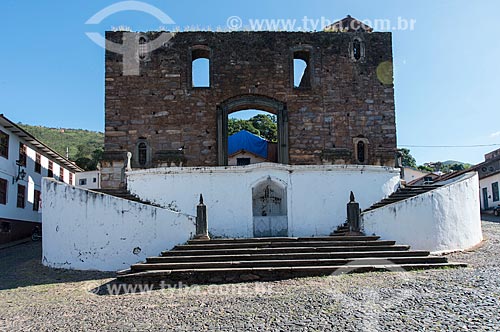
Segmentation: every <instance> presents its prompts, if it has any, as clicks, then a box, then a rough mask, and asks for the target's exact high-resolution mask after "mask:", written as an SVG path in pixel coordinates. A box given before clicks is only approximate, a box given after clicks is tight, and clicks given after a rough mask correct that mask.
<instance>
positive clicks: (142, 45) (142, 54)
mask: <svg viewBox="0 0 500 332" xmlns="http://www.w3.org/2000/svg"><path fill="white" fill-rule="evenodd" d="M147 54H148V46H147V40H146V38H144V37H141V38H139V59H141V60H144V59H146V56H147Z"/></svg>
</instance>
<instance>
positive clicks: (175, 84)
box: [103, 32, 396, 187]
mask: <svg viewBox="0 0 500 332" xmlns="http://www.w3.org/2000/svg"><path fill="white" fill-rule="evenodd" d="M159 33H160V32H146V33H133V34H132V35H134V36H135V37H136V38H138V39H139V38H144V40H148V41H149V40H154V39H155V38H157V37H158V35H159ZM124 34H126V32H107V33H106V38H107V40H108V41H111V42H115V43H122V40H123V36H124ZM129 34H130V33H129ZM391 44H392V36H391V33H366V32H356V33H354V32H349V33H333V32H314V33H299V32H231V33H214V32H186V33H177V34H175V35H174V37H173V38H172V39H170V40H169V41H168V42H167V43H166V44H165V45H164V46H163V47H160V48H158V49H156V50H153V51H152V52H151V53H149V54H148V55H147V56H144V57H139V55H138V62H139V65H140V71H139V75H135V76H126V75H123V59H122V55H120V54H116V53H112V52H109V51H107V52H106V137H105V150H106V154H105V157H106V156H111V157H109V158H107V159H108V160H107V161H105V162H106V163H107V164H106V165H108V166H105V167H104V168H106V167H108V168H111V167H115V166H114V160H115V159H116V161H117V162H118V163H120V165H122V164H123V159H122V158H121V157H120V158H113V157H112V156H117V155H120V153H126V152H128V151H129V152H132V153H133V159H132V166H133V168H134V169H139V168H151V167H161V166H172V165H176V166H181V165H183V166H219V165H225V163H227V157H226V156H225V155H224V150H226V152H227V143H226V142H227V141H226V138H224V137H223V136H224V134H225V132H224V128H221V127H224V126H226V124H227V114H229V113H231V112H235V111H239V110H243V109H252V108H255V109H260V110H264V111H268V112H271V113H274V114H277V115H278V118H280V117H281V119H278V121H281V127H280V128H281V131H282V132H281V133H280V134H279V136H280V141H279V145H280V149H281V154H280V156H281V162H282V163H288V164H292V165H319V164H367V165H383V166H394V163H395V152H396V126H395V105H394V88H393V82H392V45H391ZM355 48H357V49H355ZM200 57H206V58H208V59H209V63H210V69H209V75H210V86H209V87H193V84H192V61H193V60H194V59H196V58H200ZM294 59H302V60H304V61H305V62H306V63H307V68H306V70H305V75H304V77H303V80H302V84H301V85H300V86H299V87H294V82H293V77H294V74H293V71H294ZM228 101H230V102H229V103H228ZM224 105H230V107H228V108H224V107H225V106H224ZM276 105H278V106H276ZM223 108H224V109H223ZM278 108H280V109H278ZM221 109H223V111H221ZM221 117H225V118H226V119H225V120H224V119H221ZM141 143H143V144H142V145H141ZM139 148H142V151H139ZM141 153H142V157H141ZM141 158H142V159H141ZM108 173H111V174H108V175H107V176H106V179H108V180H109V181H108V180H106V179H104V178H103V187H116V186H117V183H119V182H120V181H122V180H123V179H122V175H121V174H118V172H116V173H117V174H115V175H116V176H113V174H114V173H113V172H108ZM122 182H123V181H122Z"/></svg>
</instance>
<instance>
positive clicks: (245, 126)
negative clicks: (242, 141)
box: [227, 119, 260, 136]
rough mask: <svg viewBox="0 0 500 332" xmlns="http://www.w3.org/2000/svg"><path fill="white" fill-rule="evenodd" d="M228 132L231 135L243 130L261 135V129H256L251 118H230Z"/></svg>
mask: <svg viewBox="0 0 500 332" xmlns="http://www.w3.org/2000/svg"><path fill="white" fill-rule="evenodd" d="M227 129H228V130H227V133H228V135H229V136H231V135H233V134H236V133H238V132H240V131H242V130H246V131H248V132H251V133H252V134H255V135H258V136H260V131H258V130H257V129H255V127H254V126H253V125H252V123H251V122H250V120H241V119H229V121H228V123H227Z"/></svg>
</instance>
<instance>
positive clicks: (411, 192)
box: [364, 185, 441, 212]
mask: <svg viewBox="0 0 500 332" xmlns="http://www.w3.org/2000/svg"><path fill="white" fill-rule="evenodd" d="M439 187H441V186H440V185H433V186H410V187H405V188H400V189H399V190H398V191H396V192H394V193H393V194H392V195H390V196H389V197H387V198H384V199H383V200H381V201H380V202H378V203H375V204H373V205H372V206H370V207H369V208H368V209H366V210H364V212H368V211H372V210H375V209H378V208H381V207H384V206H386V205H389V204H393V203H397V202H400V201H403V200H405V199H408V198H412V197H415V196H418V195H421V194H424V193H426V192H429V191H431V190H434V189H437V188H439Z"/></svg>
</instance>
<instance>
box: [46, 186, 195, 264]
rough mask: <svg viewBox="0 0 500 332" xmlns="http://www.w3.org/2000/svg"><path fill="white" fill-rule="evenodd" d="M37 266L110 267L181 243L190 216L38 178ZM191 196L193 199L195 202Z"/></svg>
mask: <svg viewBox="0 0 500 332" xmlns="http://www.w3.org/2000/svg"><path fill="white" fill-rule="evenodd" d="M42 189H43V193H42V195H43V198H44V200H43V204H44V210H43V216H42V218H43V223H42V225H43V264H44V265H46V266H50V267H55V268H69V269H77V270H100V271H115V270H120V269H126V268H128V267H129V266H130V265H131V264H133V263H136V262H140V261H143V260H144V259H145V258H146V257H148V256H156V255H158V254H159V253H160V252H161V251H163V250H166V249H171V248H172V247H173V246H175V245H177V244H180V243H184V242H186V241H187V240H188V239H189V238H191V237H192V236H193V235H194V233H195V221H194V220H195V217H194V216H188V215H185V214H181V213H177V212H174V211H171V210H167V209H162V208H158V207H154V206H150V205H144V204H141V203H136V202H132V201H129V200H124V199H120V198H116V197H114V196H109V195H105V194H101V193H97V192H93V191H90V190H86V189H82V188H77V187H72V186H68V185H64V184H62V183H58V182H56V181H54V180H52V179H48V178H44V180H43V185H42ZM196 203H197V200H196V199H195V200H193V202H192V205H193V206H195V205H196Z"/></svg>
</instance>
